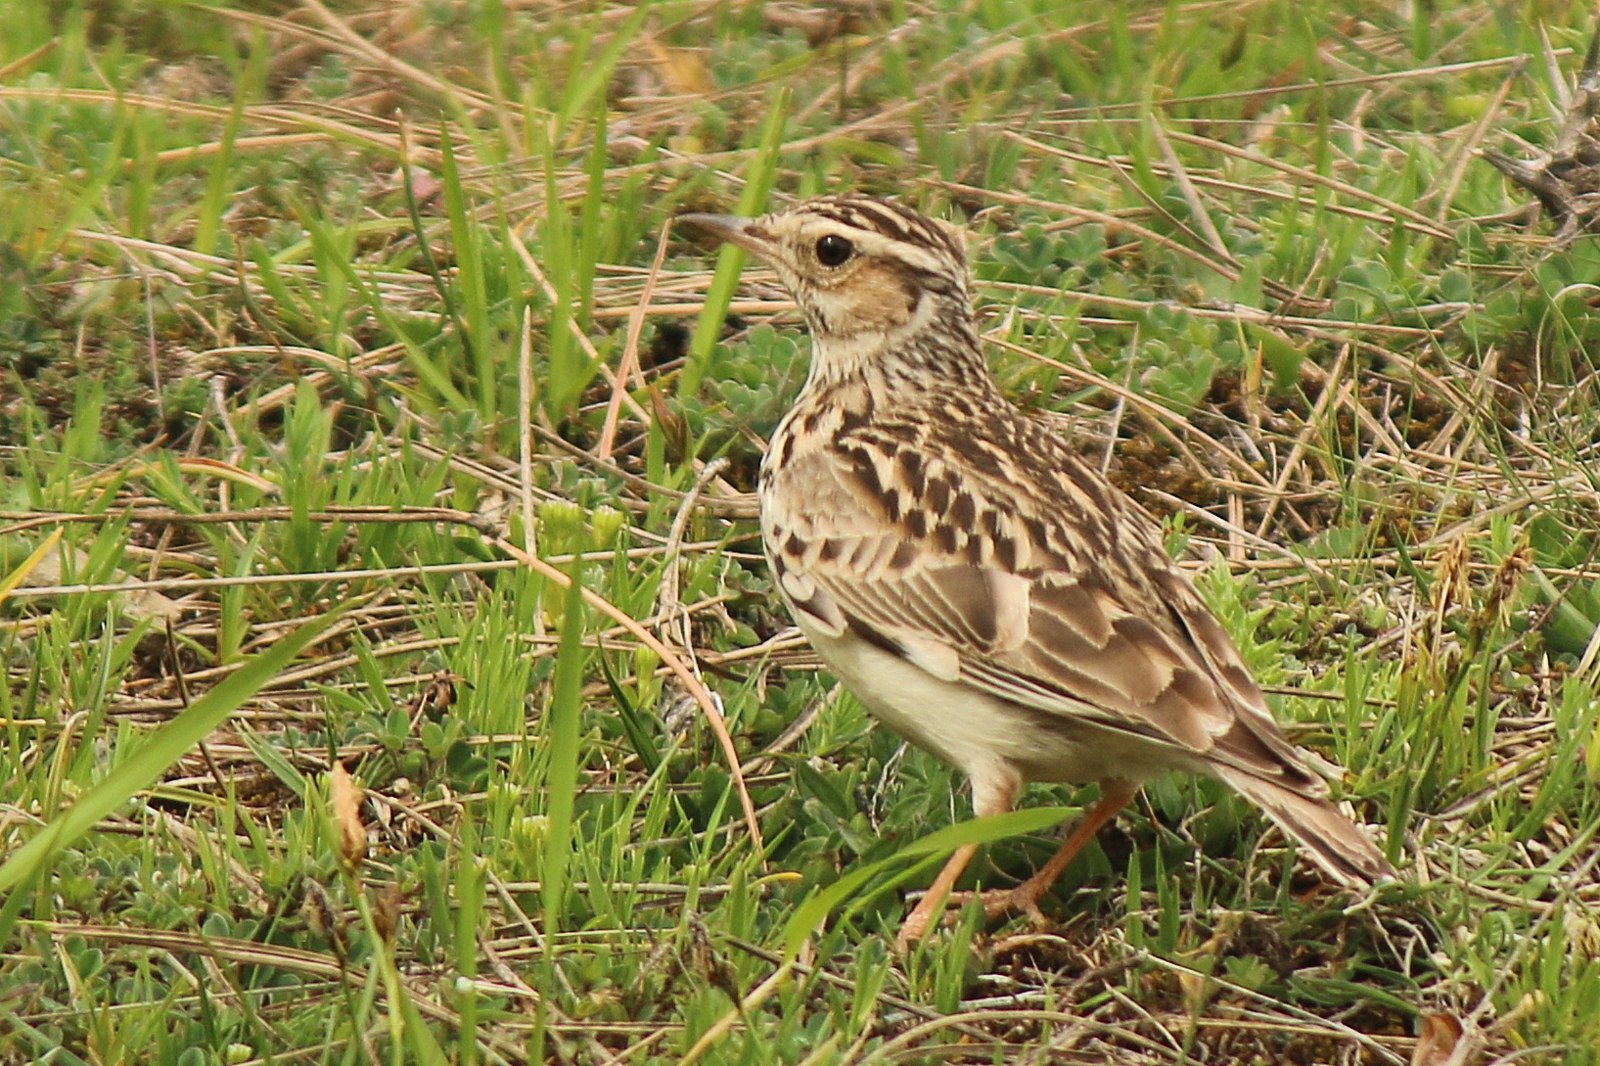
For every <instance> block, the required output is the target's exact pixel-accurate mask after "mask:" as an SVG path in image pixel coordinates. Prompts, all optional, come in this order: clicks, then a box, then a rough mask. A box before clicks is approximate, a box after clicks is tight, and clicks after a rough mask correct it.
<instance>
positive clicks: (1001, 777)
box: [894, 766, 1022, 952]
mask: <svg viewBox="0 0 1600 1066" xmlns="http://www.w3.org/2000/svg"><path fill="white" fill-rule="evenodd" d="M1021 789H1022V779H1021V778H1020V777H1018V776H1017V775H1016V774H1015V773H1013V772H1011V771H1009V770H1006V769H1005V768H1003V767H999V766H988V767H982V768H979V769H976V770H974V771H972V813H973V814H976V815H977V816H978V817H980V818H982V817H984V816H986V815H990V814H1004V813H1006V812H1007V811H1009V810H1011V808H1012V807H1013V806H1015V805H1016V802H1017V793H1018V792H1019V791H1020V790H1021ZM977 853H978V845H976V844H963V845H962V846H961V847H959V848H957V849H956V850H955V854H953V855H951V856H950V858H949V860H948V861H947V862H946V863H945V864H944V868H943V869H941V870H940V871H939V876H938V877H935V878H934V879H933V884H931V885H929V886H928V894H927V895H925V896H923V897H922V899H921V900H919V901H918V902H917V905H916V908H915V909H913V910H912V912H911V913H910V914H908V915H906V920H905V921H904V922H903V923H902V924H901V926H900V934H899V935H898V936H896V937H895V938H894V946H895V948H896V949H898V950H899V951H902V952H903V951H905V950H906V949H907V948H909V947H910V946H911V945H913V944H915V943H917V942H918V941H920V940H921V939H922V938H923V937H924V936H926V935H927V932H928V927H929V926H931V925H933V922H934V919H935V918H937V917H938V916H939V915H941V914H943V913H944V909H945V907H946V905H947V904H948V903H949V902H951V901H956V900H961V899H963V898H964V897H963V896H962V895H960V894H957V895H954V896H952V895H951V894H950V890H951V889H952V888H955V887H956V882H957V881H959V880H960V879H961V875H962V873H963V872H964V871H965V870H966V868H967V864H968V863H970V862H971V861H972V857H973V856H974V855H976V854H977Z"/></svg>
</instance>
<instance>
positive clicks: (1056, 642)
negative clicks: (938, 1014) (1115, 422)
mask: <svg viewBox="0 0 1600 1066" xmlns="http://www.w3.org/2000/svg"><path fill="white" fill-rule="evenodd" d="M681 220H682V221H684V222H687V223H690V224H691V225H693V226H695V227H697V228H699V229H701V230H705V231H708V232H710V233H711V234H713V235H715V236H717V237H719V238H721V239H723V240H725V241H730V242H732V243H734V244H736V245H738V246H739V247H741V248H744V249H746V250H748V251H749V252H751V253H753V254H754V255H755V256H756V257H758V258H759V259H761V260H764V261H765V262H767V263H769V264H771V266H772V267H773V268H774V269H775V270H776V271H777V274H778V277H779V279H780V280H781V281H782V282H783V284H784V285H785V286H786V287H787V288H788V289H789V291H790V292H791V293H792V294H793V295H794V299H795V302H796V303H797V304H798V305H799V308H800V311H801V313H802V314H803V315H804V316H805V320H806V324H807V326H808V327H809V329H810V332H811V338H812V350H811V363H810V372H809V375H808V376H807V378H806V382H805V386H804V387H803V388H802V390H801V392H800V396H799V398H798V399H797V400H796V401H795V404H794V406H793V408H792V409H791V410H790V411H789V412H788V414H787V415H786V416H785V418H784V419H783V421H782V422H781V424H780V425H779V426H778V429H777V432H776V434H775V435H774V436H773V439H772V441H771V444H770V446H769V448H768V450H767V454H766V458H765V460H764V462H763V464H762V468H761V476H760V501H761V533H762V539H763V542H764V545H765V548H766V555H767V559H768V561H769V563H770V565H771V568H772V573H773V576H774V578H775V583H776V586H777V588H778V589H779V590H781V593H782V595H783V597H784V599H786V600H787V601H788V604H789V607H790V608H791V609H792V611H793V613H794V618H795V621H796V623H797V624H798V626H799V628H800V630H801V631H802V632H803V633H804V634H805V635H806V637H807V638H808V639H809V640H810V642H811V644H812V646H813V647H814V648H815V649H816V651H817V653H818V655H820V656H821V658H822V661H823V662H824V663H825V664H826V665H827V666H828V668H829V669H830V670H831V671H832V672H833V673H834V674H835V675H836V676H837V677H838V678H839V680H841V681H842V682H843V683H844V684H845V685H846V686H847V687H848V688H849V689H850V690H851V691H852V692H853V693H855V695H856V696H857V698H859V699H860V700H861V702H862V703H863V704H864V705H865V706H866V708H867V709H868V710H869V711H870V712H871V713H872V714H873V715H875V716H876V717H877V718H878V719H879V720H880V721H882V722H883V723H885V724H886V725H888V726H889V727H890V728H891V729H893V730H894V731H895V732H896V733H898V734H899V735H900V736H902V737H904V738H905V739H906V740H908V741H910V742H911V743H912V744H915V745H916V746H918V747H920V748H923V749H925V750H927V751H929V752H932V753H933V754H934V755H936V756H938V757H939V758H941V759H943V760H945V761H946V762H948V763H950V764H952V765H954V766H955V767H957V768H958V769H960V770H961V771H963V772H964V773H965V774H966V775H967V777H968V778H969V779H970V781H971V784H972V805H973V808H974V810H975V812H976V813H977V814H980V815H987V814H995V813H999V812H1003V811H1008V810H1011V809H1012V807H1013V805H1014V804H1015V802H1016V800H1017V797H1018V793H1019V791H1020V790H1021V788H1022V786H1023V785H1024V784H1025V783H1026V782H1030V781H1043V782H1097V783H1098V784H1099V786H1100V798H1099V800H1098V802H1097V803H1095V804H1094V806H1093V807H1092V808H1090V809H1089V811H1088V812H1087V813H1086V815H1085V816H1084V818H1083V820H1082V822H1081V823H1080V824H1079V825H1078V826H1077V827H1076V828H1075V829H1074V830H1073V831H1072V832H1071V833H1070V834H1069V835H1068V837H1067V839H1066V841H1065V842H1064V843H1063V844H1062V846H1061V848H1060V850H1059V851H1058V852H1057V853H1056V854H1055V856H1054V857H1053V858H1051V859H1050V861H1049V862H1048V863H1046V864H1045V865H1044V867H1042V868H1041V869H1040V870H1039V871H1038V872H1037V873H1035V874H1034V875H1033V876H1032V877H1030V878H1028V879H1027V880H1026V881H1024V882H1022V883H1021V884H1019V885H1017V886H1015V887H1012V888H1008V889H1004V890H999V891H993V890H991V891H990V892H987V893H984V894H983V896H982V899H983V903H984V906H985V908H986V910H987V911H988V913H989V914H990V916H991V917H993V916H997V915H998V914H1000V913H1002V912H1003V911H1005V910H1008V909H1020V910H1022V911H1025V912H1027V913H1028V914H1030V915H1032V916H1033V917H1034V918H1036V919H1038V918H1040V912H1039V909H1038V901H1039V899H1040V898H1041V897H1042V895H1043V894H1044V893H1045V892H1046V891H1047V890H1048V889H1049V888H1050V886H1051V885H1052V884H1053V883H1054V881H1055V880H1056V878H1057V877H1059V876H1060V874H1061V873H1062V871H1063V870H1065V869H1066V868H1067V867H1068V866H1069V865H1070V864H1071V862H1072V860H1073V858H1074V857H1075V856H1076V855H1077V853H1078V852H1079V851H1080V850H1081V849H1082V848H1083V847H1084V846H1085V845H1086V844H1087V843H1088V842H1089V841H1091V840H1092V839H1093V838H1094V837H1095V835H1096V833H1097V832H1098V831H1099V829H1100V828H1101V827H1102V826H1103V825H1104V824H1105V823H1106V822H1107V821H1109V820H1110V819H1111V818H1112V817H1114V816H1115V815H1116V813H1117V812H1118V811H1119V810H1120V809H1121V808H1122V807H1123V806H1124V805H1125V804H1127V802H1128V801H1129V800H1130V799H1131V798H1132V797H1133V796H1134V794H1135V793H1136V792H1137V790H1138V788H1139V786H1140V785H1141V783H1143V782H1144V781H1147V780H1149V779H1150V778H1152V777H1154V776H1156V775H1159V774H1162V773H1166V772H1169V771H1182V772H1189V773H1196V774H1207V775H1210V776H1211V777H1215V778H1219V779H1221V780H1222V781H1224V782H1226V783H1227V784H1228V785H1230V786H1232V787H1233V788H1234V789H1236V790H1237V791H1238V792H1240V793H1242V794H1243V795H1245V796H1246V797H1248V798H1249V799H1250V800H1251V801H1253V802H1254V803H1255V804H1256V805H1257V806H1259V807H1260V808H1261V809H1262V810H1264V811H1265V812H1266V813H1267V814H1268V815H1269V816H1271V817H1272V819H1273V820H1275V821H1276V822H1277V823H1278V824H1279V825H1280V826H1282V827H1283V828H1284V829H1285V830H1287V831H1288V832H1289V833H1290V834H1291V835H1292V836H1293V837H1294V838H1295V839H1297V840H1298V841H1299V842H1300V843H1301V844H1302V845H1303V846H1304V847H1305V849H1306V850H1307V852H1308V853H1309V854H1310V856H1311V858H1312V859H1314V860H1315V861H1316V862H1317V864H1318V865H1319V866H1320V867H1321V868H1322V869H1323V870H1325V871H1326V872H1327V874H1328V875H1330V876H1331V878H1332V879H1333V880H1335V881H1336V882H1338V883H1339V884H1341V885H1344V886H1348V887H1352V888H1361V887H1365V886H1369V885H1371V884H1373V883H1375V882H1376V881H1379V880H1382V879H1385V878H1387V877H1390V876H1392V875H1393V870H1392V868H1391V867H1390V865H1389V862H1388V861H1387V860H1386V859H1385V858H1384V856H1383V854H1382V852H1380V851H1379V850H1378V848H1377V847H1375V846H1374V845H1373V843H1372V841H1371V840H1370V839H1369V838H1368V836H1367V834H1366V832H1365V831H1364V830H1363V829H1361V828H1360V827H1358V826H1357V825H1355V824H1354V823H1353V822H1352V821H1351V820H1350V819H1348V818H1346V817H1345V816H1344V815H1343V814H1341V813H1340V812H1339V811H1338V809H1336V808H1335V807H1334V806H1333V804H1332V803H1331V802H1329V800H1328V798H1327V794H1328V789H1327V785H1326V783H1325V782H1324V781H1323V779H1322V778H1321V777H1320V776H1318V775H1317V774H1316V773H1314V772H1313V771H1312V769H1311V768H1310V766H1308V764H1307V760H1306V758H1305V756H1304V753H1302V752H1301V751H1299V750H1298V749H1297V748H1295V747H1294V745H1292V744H1290V743H1289V741H1288V740H1287V739H1285V737H1284V735H1283V733H1282V732H1281V731H1280V730H1279V728H1278V726H1277V724H1276V723H1275V722H1274V720H1273V717H1272V713H1271V711H1270V710H1269V709H1268V707H1267V705H1266V701H1265V700H1264V699H1263V698H1262V694H1261V690H1260V689H1259V688H1258V687H1257V685H1256V683H1255V681H1254V680H1253V678H1252V677H1251V674H1250V672H1249V671H1248V670H1247V669H1246V668H1245V665H1244V663H1243V661H1242V659H1241V658H1240V654H1239V651H1238V649H1237V647H1236V646H1235V645H1234V643H1233V641H1232V640H1231V639H1230V637H1229V636H1228V634H1227V632H1226V631H1225V630H1224V629H1223V627H1222V625H1221V624H1220V623H1219V622H1218V621H1217V619H1216V618H1215V617H1214V616H1213V615H1212V613H1211V611H1210V610H1209V609H1208V608H1207V607H1206V605H1205V603H1204V602H1203V601H1202V600H1201V598H1200V597H1199V595H1198V594H1197V593H1196V592H1195V591H1194V589H1193V588H1192V587H1191V585H1190V583H1189V580H1188V579H1187V577H1186V576H1185V575H1184V574H1183V572H1182V571H1180V570H1179V569H1178V567H1177V566H1176V565H1175V563H1174V562H1173V560H1172V559H1171V557H1170V556H1169V555H1168V554H1167V553H1166V551H1165V550H1164V549H1163V546H1162V540H1161V535H1160V529H1159V527H1158V526H1157V525H1156V523H1155V522H1154V521H1152V520H1151V519H1150V518H1149V517H1148V516H1147V515H1146V514H1145V513H1144V512H1143V511H1142V510H1140V509H1139V508H1138V507H1137V505H1135V504H1134V503H1133V502H1132V501H1131V500H1130V499H1128V498H1127V497H1126V496H1124V495H1123V494H1122V493H1121V492H1120V491H1118V490H1117V489H1116V488H1115V487H1114V486H1113V485H1111V484H1110V483H1109V482H1107V481H1106V480H1105V479H1104V478H1103V477H1102V476H1101V475H1100V474H1099V473H1098V472H1096V471H1095V470H1094V469H1092V468H1091V467H1089V466H1088V465H1087V464H1085V463H1084V462H1083V461H1082V460H1081V459H1080V458H1079V457H1078V456H1077V454H1076V453H1074V452H1073V451H1072V449H1071V448H1070V447H1069V446H1068V445H1067V444H1066V442H1065V441H1063V440H1062V439H1061V438H1060V437H1059V436H1058V435H1057V434H1056V433H1054V432H1053V431H1052V430H1051V429H1050V428H1048V427H1047V426H1045V425H1043V424H1042V423H1041V422H1039V421H1038V420H1036V419H1034V418H1030V417H1028V416H1027V415H1025V414H1024V413H1022V412H1021V411H1019V410H1018V409H1017V408H1016V407H1014V406H1012V405H1011V403H1010V402H1009V401H1008V400H1007V399H1006V398H1005V396H1004V395H1003V394H1002V393H1001V391H1000V389H999V386H998V385H997V384H996V382H995V380H994V379H993V377H992V376H991V375H990V373H989V370H988V366H987V364H986V363H985V361H984V356H983V351H982V347H981V345H980V343H979V339H978V332H977V327H976V323H975V321H974V318H973V314H972V309H971V301H970V297H969V295H968V290H967V265H966V256H965V253H964V251H963V249H962V244H961V241H960V239H959V233H958V232H957V231H955V230H953V229H951V228H949V227H947V226H945V225H943V224H941V223H937V222H935V221H933V220H931V219H929V218H927V217H925V216H923V215H921V214H919V213H917V212H916V211H913V210H911V209H910V208H908V207H905V206H902V205H900V204H898V203H894V202H891V201H886V200H879V199H872V198H868V197H862V196H829V197H822V198H819V199H812V200H807V201H804V202H802V203H800V204H798V205H797V206H795V207H793V208H791V209H789V210H785V211H782V212H778V213H775V214H770V215H766V216H763V217H760V218H742V217H735V216H727V215H701V214H696V215H684V216H682V218H681ZM975 850H976V849H975V847H973V846H967V847H963V848H961V849H959V850H958V851H956V852H955V853H954V854H953V855H951V857H950V859H949V861H948V862H947V863H946V865H945V867H944V869H943V870H942V871H941V872H940V873H939V875H938V877H937V878H936V879H935V880H934V883H933V885H932V886H931V887H930V889H929V890H928V893H927V894H926V895H925V896H924V897H923V898H922V900H921V901H920V902H919V903H918V905H917V906H916V908H915V909H914V910H913V911H912V912H911V913H910V915H908V916H907V918H906V920H905V923H904V925H903V926H902V928H901V931H900V943H901V945H902V946H904V945H906V944H909V943H911V942H914V941H917V940H920V939H921V938H922V937H923V935H924V934H925V933H926V932H927V930H928V928H929V926H930V924H932V923H933V921H934V919H935V918H936V917H937V916H938V915H939V914H940V913H941V909H942V908H943V907H944V906H945V904H946V901H947V900H950V899H952V898H959V897H952V896H951V890H952V889H953V888H954V887H955V884H956V882H957V880H958V879H959V878H960V876H961V874H962V872H963V871H964V870H965V868H966V866H967V865H968V863H969V862H970V860H971V859H972V856H973V854H974V852H975Z"/></svg>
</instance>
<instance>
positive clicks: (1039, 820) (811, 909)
mask: <svg viewBox="0 0 1600 1066" xmlns="http://www.w3.org/2000/svg"><path fill="white" fill-rule="evenodd" d="M1074 813H1076V812H1075V810H1074V809H1073V808H1071V807H1034V808H1030V809H1028V810H1025V811H1011V812H1010V813H1009V814H996V815H991V816H989V817H986V818H973V819H972V820H970V821H966V822H961V823H959V824H957V825H952V826H947V827H945V828H944V829H941V830H939V831H938V832H936V833H929V834H928V835H927V836H925V837H923V838H922V839H920V840H914V841H912V842H911V843H910V844H907V845H906V846H905V847H903V848H901V849H900V850H899V851H897V852H895V853H894V854H893V855H891V856H889V857H888V858H887V859H883V860H881V861H879V862H875V863H871V864H869V865H867V866H863V867H861V868H859V869H856V870H852V871H850V872H849V873H847V874H845V875H844V876H843V877H841V878H839V880H837V881H835V882H834V883H833V884H831V885H829V886H828V887H827V888H824V889H822V890H821V891H819V892H817V893H815V894H813V895H812V896H811V898H810V899H808V900H806V901H805V902H804V903H802V904H800V906H798V907H796V908H795V910H794V914H792V915H791V916H790V917H789V921H788V924H787V925H785V926H784V930H783V949H784V952H785V953H786V954H787V955H788V957H789V958H794V956H795V955H796V953H798V952H799V950H800V948H801V947H802V946H803V945H804V944H805V942H806V940H807V939H809V938H810V936H811V934H812V932H813V931H815V930H816V928H817V926H818V925H820V924H822V922H823V921H824V920H825V919H826V918H827V917H828V915H829V914H831V913H833V911H834V910H835V909H836V908H837V907H839V905H840V904H842V903H843V902H844V901H845V900H847V899H849V898H851V897H852V896H855V895H857V894H858V893H860V891H861V890H862V889H863V888H865V887H866V886H867V885H868V884H870V883H871V882H872V881H874V880H875V879H877V878H878V877H880V876H882V875H883V874H884V873H885V872H887V871H889V870H892V869H894V868H895V867H897V866H903V865H904V864H905V863H906V861H907V860H908V859H914V858H919V857H923V856H927V855H938V854H941V853H945V852H951V851H954V850H955V849H956V848H959V847H961V846H962V845H965V844H987V843H990V842H992V841H995V840H1003V839H1004V838H1006V837H1011V836H1019V835H1021V834H1023V833H1036V832H1038V831H1039V830H1041V829H1048V828H1050V827H1051V826H1053V825H1055V824H1057V823H1058V822H1060V821H1061V820H1062V819H1064V818H1066V817H1067V816H1069V815H1071V814H1074ZM913 869H914V868H913ZM912 872H913V871H912V869H906V870H903V871H901V874H900V875H899V876H897V877H895V878H892V879H890V880H889V881H886V882H884V883H883V884H882V885H880V886H879V888H878V890H877V891H882V890H884V889H888V888H892V887H894V886H895V885H897V884H899V883H900V881H901V880H902V879H903V878H905V877H908V876H910V875H911V873H912ZM875 894H876V891H875V892H873V893H869V894H868V895H867V896H865V897H863V898H862V899H861V900H859V901H858V902H865V901H866V899H868V898H870V897H871V896H872V895H875Z"/></svg>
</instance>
